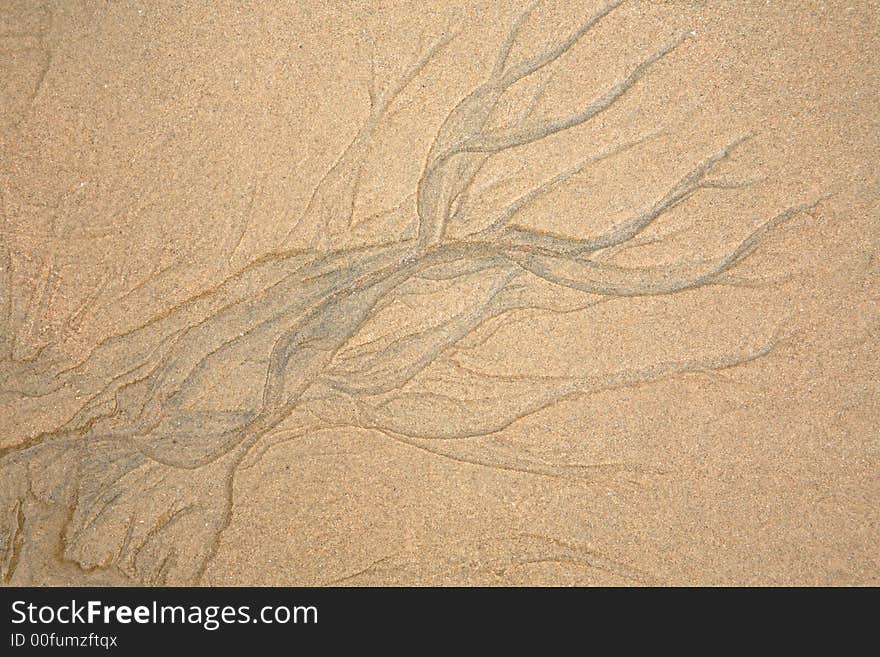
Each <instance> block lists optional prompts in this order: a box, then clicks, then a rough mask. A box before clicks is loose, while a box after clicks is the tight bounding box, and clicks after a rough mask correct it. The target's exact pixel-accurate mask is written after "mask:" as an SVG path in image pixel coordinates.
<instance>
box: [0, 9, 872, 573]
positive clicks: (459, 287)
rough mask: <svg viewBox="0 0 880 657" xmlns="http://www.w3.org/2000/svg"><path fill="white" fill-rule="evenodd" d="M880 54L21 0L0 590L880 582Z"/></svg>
mask: <svg viewBox="0 0 880 657" xmlns="http://www.w3.org/2000/svg"><path fill="white" fill-rule="evenodd" d="M618 4H619V5H620V6H617V5H618ZM878 27H880V14H878V11H877V8H876V6H874V3H871V2H836V1H835V2H825V3H809V4H808V3H798V2H772V3H766V2H736V3H730V2H714V1H711V0H710V1H706V2H697V1H694V2H685V1H682V2H672V1H669V2H661V1H654V2H635V1H633V2H625V3H622V4H620V3H617V2H613V3H611V4H607V5H603V4H601V3H599V2H592V1H589V0H588V1H586V2H555V3H554V2H546V3H543V4H539V5H537V6H535V7H533V8H532V9H531V10H529V7H528V6H527V5H525V4H524V3H507V2H502V3H496V2H480V3H471V2H466V3H452V2H441V3H431V6H430V8H426V4H425V3H415V2H412V3H403V2H397V3H372V2H371V3H329V6H327V3H321V2H298V3H280V2H278V3H270V2H267V3H259V4H257V6H252V7H244V6H241V5H240V3H225V2H217V3H162V2H157V3H143V4H138V3H136V2H126V3H121V2H120V3H112V4H110V5H109V6H108V5H106V4H104V3H97V2H83V3H76V4H74V3H68V2H57V3H53V2H50V3H36V2H30V1H24V0H20V1H18V0H13V1H9V0H7V1H6V2H4V3H2V4H0V79H2V85H0V102H2V108H0V195H2V197H0V201H2V204H0V230H2V232H0V265H2V278H0V511H2V513H3V515H2V520H0V573H2V579H3V581H4V583H5V584H7V585H13V586H18V585H50V584H53V585H57V584H74V585H81V584H112V585H116V584H120V585H122V584H158V585H164V584H200V585H329V584H351V585H389V584H390V585H453V584H457V585H631V584H639V585H641V584H648V585H652V584H674V585H707V584H708V585H733V584H749V585H785V584H794V585H813V584H820V585H871V584H873V585H876V584H877V583H878V582H880V554H878V549H877V546H878V544H880V511H878V510H880V429H878V427H880V383H878V381H880V349H878V337H880V309H878V299H880V260H878V253H880V195H878V191H880V188H878V169H877V164H876V163H877V161H878V158H880V139H878V122H877V116H878V112H877V110H878V107H880V84H878V83H880V80H878V77H880V65H878V64H880V62H878V56H877V54H876V53H878V52H880V30H878Z"/></svg>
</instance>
